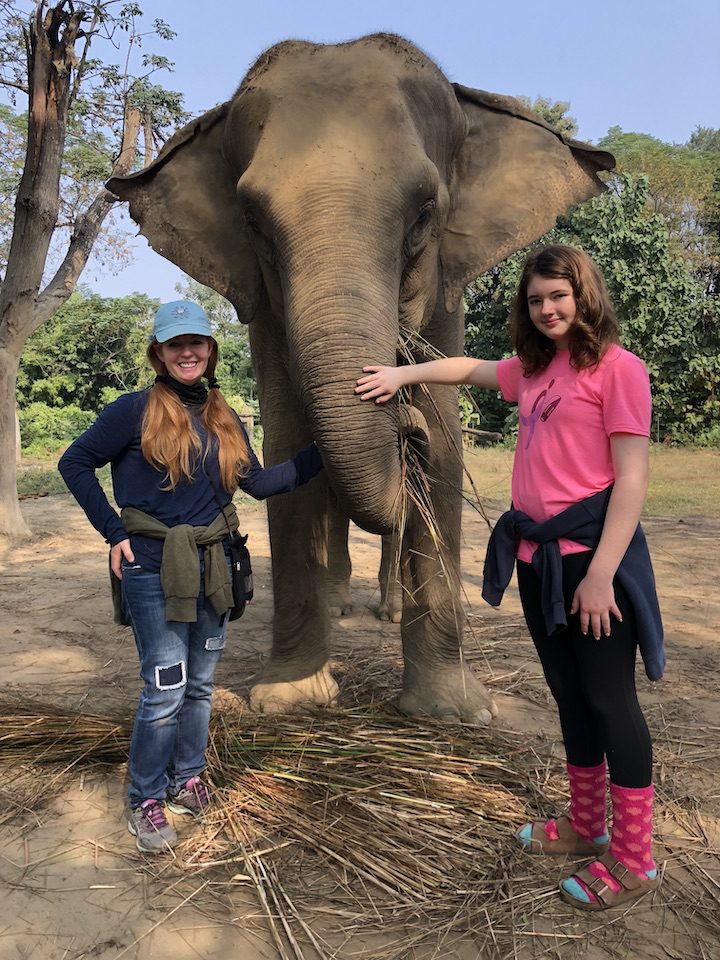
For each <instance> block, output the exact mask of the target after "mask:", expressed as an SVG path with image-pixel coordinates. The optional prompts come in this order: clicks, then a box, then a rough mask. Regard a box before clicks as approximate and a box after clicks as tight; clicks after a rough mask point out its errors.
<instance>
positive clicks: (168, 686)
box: [155, 660, 187, 690]
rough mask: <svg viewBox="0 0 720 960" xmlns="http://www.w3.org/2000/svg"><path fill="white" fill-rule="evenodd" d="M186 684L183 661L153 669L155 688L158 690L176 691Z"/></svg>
mask: <svg viewBox="0 0 720 960" xmlns="http://www.w3.org/2000/svg"><path fill="white" fill-rule="evenodd" d="M186 683H187V667H186V666H185V661H184V660H179V661H178V662H177V663H170V664H168V665H167V666H165V667H163V666H160V665H158V666H156V667H155V686H156V687H157V688H158V690H177V689H178V687H184V686H185V684H186Z"/></svg>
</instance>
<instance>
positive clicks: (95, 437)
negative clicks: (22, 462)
mask: <svg viewBox="0 0 720 960" xmlns="http://www.w3.org/2000/svg"><path fill="white" fill-rule="evenodd" d="M147 397H148V391H146V390H142V391H139V392H136V393H127V394H124V395H123V396H121V397H118V399H117V400H115V401H114V402H113V403H111V404H109V405H108V406H107V407H105V409H104V410H103V411H102V413H101V414H100V416H99V417H98V419H97V420H96V421H95V423H93V425H92V426H91V427H89V428H88V429H87V430H86V431H85V432H84V433H83V434H81V435H80V436H79V437H78V438H77V440H75V441H74V442H73V443H72V444H71V445H70V446H69V447H68V449H67V450H66V451H65V453H64V454H63V455H62V457H61V458H60V462H59V464H58V469H59V471H60V473H61V475H62V478H63V480H64V481H65V483H66V484H67V486H68V488H69V490H70V492H71V493H72V494H73V496H74V497H75V499H76V500H77V501H78V503H79V504H80V506H81V507H82V508H83V510H84V511H85V513H86V514H87V517H88V520H89V521H90V523H91V524H92V525H93V526H94V527H95V529H96V530H97V531H98V532H99V533H101V534H102V536H103V537H104V538H105V539H106V541H107V542H108V543H109V544H110V545H111V546H113V545H114V544H116V543H120V541H121V540H126V539H128V535H127V533H126V531H125V528H124V527H123V525H122V522H121V520H120V517H119V516H118V514H117V512H116V511H115V510H114V509H113V507H112V506H111V505H110V503H109V502H108V499H107V497H106V496H105V493H104V491H103V489H102V487H101V486H100V483H99V482H98V479H97V477H96V475H95V471H96V470H97V469H98V468H100V467H102V466H104V465H105V464H106V463H110V464H111V471H112V482H113V494H114V497H115V502H116V503H117V505H118V506H119V507H120V508H122V507H135V508H136V509H138V510H142V511H143V512H144V513H148V514H150V515H151V516H153V517H155V519H157V520H160V521H162V523H164V524H166V526H168V527H174V526H177V525H178V524H180V523H188V524H190V525H191V526H194V527H196V526H207V525H208V524H210V523H212V521H213V520H214V519H215V518H216V517H217V515H218V513H219V511H220V509H221V507H224V506H226V504H228V503H229V502H230V500H231V499H232V498H231V496H230V494H229V493H228V492H227V490H225V489H224V488H223V486H222V482H221V478H220V468H219V463H218V458H217V454H215V453H213V452H212V451H211V452H210V453H209V454H208V456H207V458H206V460H205V463H204V469H203V466H202V465H199V466H198V469H197V470H196V471H195V474H194V477H193V480H192V482H190V481H188V480H185V479H181V480H180V482H179V483H178V485H177V486H176V487H175V489H174V490H163V489H162V488H163V487H164V486H166V485H167V478H166V474H165V471H164V470H158V469H157V468H156V467H154V466H153V465H152V464H151V463H149V462H148V461H147V460H146V459H145V457H144V456H143V455H142V450H141V449H140V439H141V438H140V427H141V424H142V417H143V413H144V412H145V405H146V403H147ZM187 410H188V413H189V414H190V416H191V418H192V420H193V424H194V426H195V429H196V431H197V434H198V437H199V438H200V442H201V444H202V447H203V450H204V449H205V447H206V446H207V433H206V431H205V428H204V427H203V425H202V422H201V420H200V416H199V414H198V408H194V407H191V406H188V407H187ZM241 428H242V425H241ZM242 429H243V433H245V430H244V428H242ZM245 439H246V440H247V434H245ZM248 451H249V454H250V465H249V467H248V469H247V470H246V472H245V473H244V474H243V475H242V476H241V477H240V480H239V487H240V489H241V490H243V491H244V492H245V493H248V494H249V495H250V496H251V497H254V498H255V499H256V500H264V499H266V498H267V497H271V496H273V495H274V494H277V493H288V492H290V491H291V490H294V489H295V488H296V487H299V486H301V485H302V484H303V483H306V482H307V481H308V480H311V479H312V478H313V477H314V476H315V475H316V474H317V473H318V472H319V471H320V470H321V469H322V459H321V458H320V454H319V452H318V449H317V447H316V446H315V444H314V443H313V444H310V445H309V446H308V447H305V448H304V449H303V450H301V451H300V452H299V453H298V454H297V455H296V456H295V457H293V458H292V459H291V460H286V461H285V462H284V463H278V464H276V465H275V466H271V467H263V466H262V465H261V464H260V462H259V460H258V459H257V457H256V456H255V454H254V452H253V450H252V448H251V446H250V443H249V442H248ZM213 485H214V488H213ZM131 545H132V549H133V553H134V554H135V559H136V561H137V562H138V563H139V564H141V565H142V566H143V567H145V568H146V569H147V570H149V571H153V572H158V571H159V569H160V562H161V559H162V550H163V543H162V541H159V540H152V539H150V538H147V537H139V536H133V537H132V538H131Z"/></svg>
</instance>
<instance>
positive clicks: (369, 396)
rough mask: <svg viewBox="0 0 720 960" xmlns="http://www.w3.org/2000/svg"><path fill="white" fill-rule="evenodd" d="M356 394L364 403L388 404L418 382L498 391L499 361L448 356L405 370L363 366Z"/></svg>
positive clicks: (413, 364) (414, 364) (407, 366)
mask: <svg viewBox="0 0 720 960" xmlns="http://www.w3.org/2000/svg"><path fill="white" fill-rule="evenodd" d="M363 373H364V374H366V376H364V377H360V378H359V379H358V381H357V386H356V387H355V393H359V394H360V399H361V400H374V401H375V403H385V402H386V401H388V400H390V398H391V397H393V396H394V395H395V394H396V393H397V391H398V390H399V389H400V387H404V386H409V385H411V384H415V383H447V384H460V383H467V384H471V385H472V386H474V387H485V388H486V389H488V390H498V389H499V384H498V378H497V361H496V360H476V359H475V357H444V358H443V359H442V360H430V361H428V362H427V363H410V364H407V365H406V366H402V367H379V366H370V367H363Z"/></svg>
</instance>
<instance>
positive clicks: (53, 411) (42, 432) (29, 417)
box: [18, 402, 95, 455]
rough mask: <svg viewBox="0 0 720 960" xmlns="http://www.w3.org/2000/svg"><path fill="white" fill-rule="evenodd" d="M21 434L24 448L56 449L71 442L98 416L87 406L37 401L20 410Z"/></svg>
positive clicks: (32, 451) (35, 451)
mask: <svg viewBox="0 0 720 960" xmlns="http://www.w3.org/2000/svg"><path fill="white" fill-rule="evenodd" d="M18 416H19V418H20V436H21V437H22V438H23V451H24V452H25V453H30V454H33V455H37V454H38V453H40V452H41V451H53V450H57V449H58V448H59V447H62V446H63V445H65V444H67V443H70V441H71V440H74V439H75V437H77V436H78V434H80V433H82V432H83V430H87V428H88V427H89V426H90V424H91V423H92V422H93V420H94V419H95V415H94V414H93V413H92V412H91V411H88V410H81V409H80V407H78V406H77V404H75V403H70V404H67V405H66V406H64V407H51V406H48V404H46V403H41V402H34V403H31V404H29V405H28V406H27V407H25V408H24V409H21V410H19V411H18Z"/></svg>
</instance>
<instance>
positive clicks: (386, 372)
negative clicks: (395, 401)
mask: <svg viewBox="0 0 720 960" xmlns="http://www.w3.org/2000/svg"><path fill="white" fill-rule="evenodd" d="M406 372H407V367H363V373H367V374H368V376H367V377H360V378H359V379H358V381H357V386H356V387H355V393H359V394H360V399H361V400H375V403H386V402H387V401H388V400H390V399H391V398H392V397H394V396H395V394H396V393H397V392H398V390H399V389H400V387H402V386H404V385H405V384H406V383H407V379H406V378H405V376H404V374H405V373H406Z"/></svg>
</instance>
